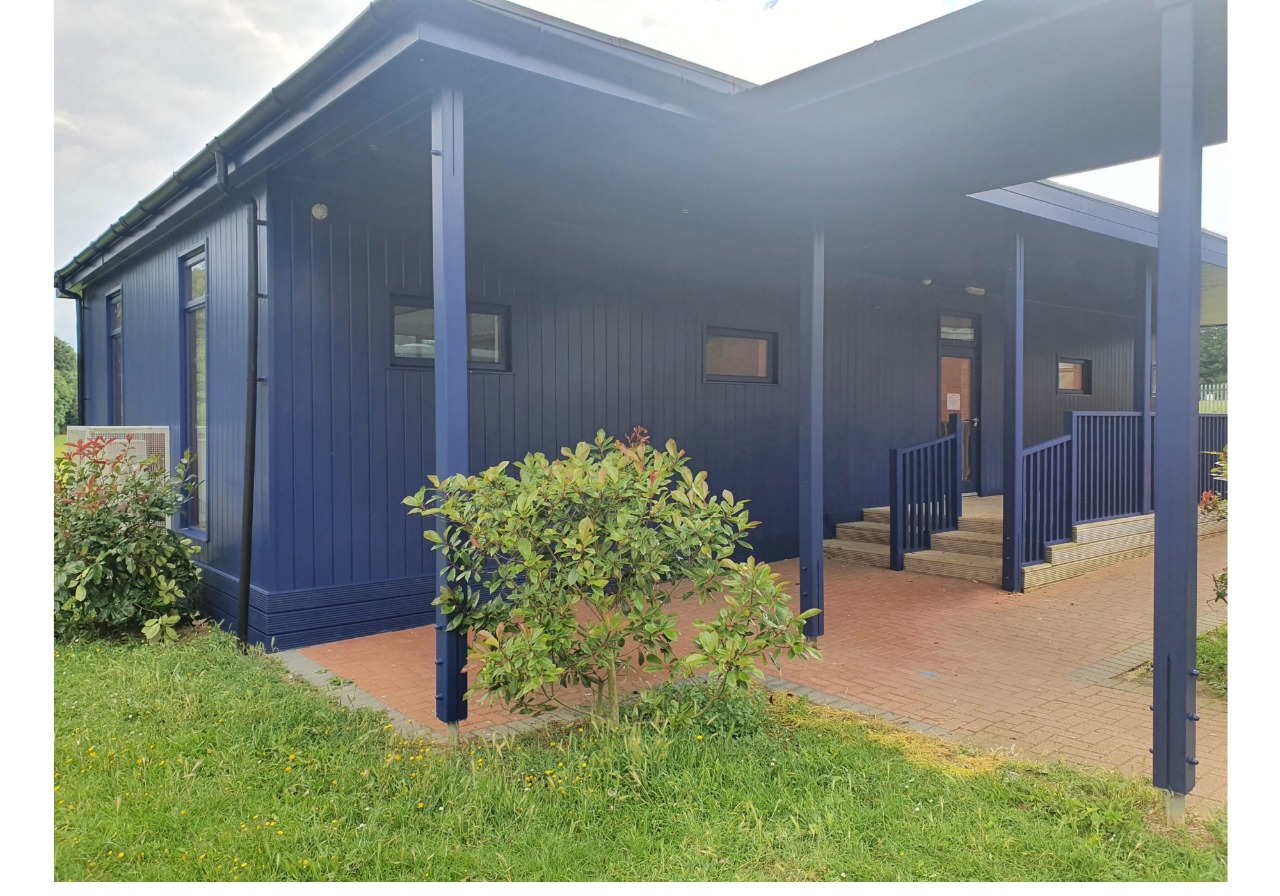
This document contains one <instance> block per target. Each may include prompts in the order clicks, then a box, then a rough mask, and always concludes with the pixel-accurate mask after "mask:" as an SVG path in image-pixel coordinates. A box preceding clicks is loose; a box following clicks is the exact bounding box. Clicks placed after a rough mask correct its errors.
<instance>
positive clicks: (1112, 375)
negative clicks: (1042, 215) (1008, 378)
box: [1023, 244, 1136, 447]
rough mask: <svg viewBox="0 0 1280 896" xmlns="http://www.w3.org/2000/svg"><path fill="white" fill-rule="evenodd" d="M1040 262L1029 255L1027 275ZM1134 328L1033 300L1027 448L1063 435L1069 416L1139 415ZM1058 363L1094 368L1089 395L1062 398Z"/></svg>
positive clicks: (1129, 321)
mask: <svg viewBox="0 0 1280 896" xmlns="http://www.w3.org/2000/svg"><path fill="white" fill-rule="evenodd" d="M1037 245H1038V244H1037ZM1041 251H1044V250H1043V249H1041ZM1035 261H1036V257H1035V254H1034V253H1032V252H1028V254H1027V268H1028V272H1029V271H1030V269H1031V268H1032V267H1033V266H1034V265H1035ZM1135 326H1136V323H1135V320H1134V315H1133V314H1108V313H1104V312H1098V311H1083V310H1081V309H1079V308H1064V307H1061V306H1058V305H1046V304H1040V303H1037V302H1035V301H1034V300H1033V299H1032V298H1031V296H1030V295H1028V297H1027V322H1026V327H1027V334H1026V341H1027V345H1026V386H1025V390H1026V391H1025V395H1024V399H1025V404H1026V411H1025V415H1026V416H1025V418H1024V421H1023V426H1024V429H1023V436H1024V445H1023V447H1030V446H1032V445H1038V444H1040V443H1041V442H1047V441H1048V440H1049V439H1055V438H1057V437H1058V436H1060V435H1063V434H1064V433H1063V430H1062V415H1063V412H1064V411H1131V410H1133V409H1134V408H1133V398H1134V392H1133V357H1134V352H1133V340H1134V329H1135ZM1059 357H1066V358H1080V359H1086V360H1088V361H1089V362H1090V364H1091V366H1092V371H1093V373H1092V390H1091V393H1090V394H1089V395H1075V394H1059V392H1058V358H1059Z"/></svg>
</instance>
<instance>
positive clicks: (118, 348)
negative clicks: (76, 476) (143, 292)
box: [107, 286, 124, 426]
mask: <svg viewBox="0 0 1280 896" xmlns="http://www.w3.org/2000/svg"><path fill="white" fill-rule="evenodd" d="M117 309H118V310H119V313H120V325H119V326H116V311H117ZM117 363H118V364H119V373H120V376H119V379H117V377H116V365H117ZM107 370H108V371H110V375H109V377H108V380H107V382H108V390H109V392H110V399H111V400H110V403H109V405H108V408H107V416H108V419H109V420H110V421H111V425H112V426H123V425H124V289H123V288H121V287H119V286H117V287H116V288H115V289H113V290H111V291H110V292H108V293H107Z"/></svg>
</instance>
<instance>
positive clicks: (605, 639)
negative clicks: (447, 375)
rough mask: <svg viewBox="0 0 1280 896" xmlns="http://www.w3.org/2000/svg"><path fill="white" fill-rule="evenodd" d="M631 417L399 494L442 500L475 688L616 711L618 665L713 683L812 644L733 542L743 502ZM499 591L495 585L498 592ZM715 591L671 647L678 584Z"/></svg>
mask: <svg viewBox="0 0 1280 896" xmlns="http://www.w3.org/2000/svg"><path fill="white" fill-rule="evenodd" d="M648 442H649V440H648V435H647V433H646V432H645V430H643V429H642V428H639V427H637V428H636V429H635V430H634V431H633V432H632V433H631V435H630V436H629V437H628V438H627V440H626V441H625V442H623V441H615V440H612V439H609V438H607V437H606V436H605V434H604V431H603V430H601V431H600V432H599V433H597V435H596V438H595V442H594V444H588V443H586V442H582V443H579V444H578V446H577V447H576V448H574V449H572V450H571V449H568V448H565V449H563V450H562V452H561V453H562V455H563V456H562V457H561V458H560V459H558V460H555V461H548V460H547V458H546V457H545V456H544V455H542V454H530V455H527V456H526V457H525V459H524V460H523V461H522V462H519V463H516V464H515V468H516V470H518V471H519V474H520V475H519V478H516V477H513V476H511V475H509V474H508V472H507V469H508V466H509V464H508V463H506V462H503V463H501V464H498V465H497V466H495V467H492V468H490V469H488V470H485V471H484V472H482V473H480V474H478V475H476V476H470V477H465V476H452V477H450V478H448V479H445V480H444V481H440V480H439V479H437V478H436V477H434V476H433V477H431V480H430V481H431V486H432V489H433V490H434V491H433V494H432V495H431V497H427V490H426V489H425V488H423V489H420V490H419V491H418V493H417V494H416V495H413V496H411V497H409V498H406V499H405V501H404V503H405V504H407V505H409V507H410V508H411V509H410V511H409V512H410V513H416V514H420V515H423V516H440V517H441V518H443V520H444V523H445V530H444V535H443V538H442V537H441V535H440V534H438V533H437V532H436V530H435V529H428V530H427V532H426V533H425V535H426V538H427V539H428V540H429V541H431V542H433V543H434V544H435V546H436V549H437V550H439V551H441V552H443V554H444V557H445V559H446V562H447V564H448V568H449V570H450V572H449V581H448V583H447V584H445V583H442V585H443V587H441V589H440V596H439V597H438V598H437V600H436V603H437V604H438V605H440V606H441V607H442V608H443V609H444V610H445V612H446V613H448V614H449V615H450V617H451V619H450V622H449V627H450V629H451V630H453V629H459V628H461V629H463V630H466V629H471V630H472V631H473V633H474V634H473V638H472V643H471V648H470V654H469V660H470V662H469V663H468V666H467V668H468V670H474V671H475V673H476V676H475V685H474V687H472V688H471V690H470V691H468V693H467V696H468V698H471V697H473V696H476V695H480V699H481V700H482V701H483V700H485V699H487V698H488V697H490V696H496V697H498V698H499V699H501V700H503V701H505V702H507V703H509V704H512V705H514V707H515V708H517V709H519V710H520V711H521V712H542V711H545V710H547V709H550V708H552V707H553V706H555V705H559V704H562V701H561V700H560V698H559V697H558V696H557V692H558V691H559V689H561V688H564V687H580V688H588V689H591V690H592V691H594V693H595V698H596V707H597V712H598V713H600V714H601V715H606V716H608V717H609V718H610V719H611V720H613V721H617V719H618V676H619V674H621V673H624V672H632V671H636V670H644V671H648V672H665V673H666V674H667V675H677V676H686V675H692V674H695V673H702V672H705V673H706V674H707V676H708V677H709V678H710V679H711V680H712V681H713V682H715V683H716V686H717V688H718V692H719V693H720V694H723V693H724V691H725V689H726V688H741V687H746V685H747V684H748V683H749V682H750V681H751V680H752V679H755V678H758V677H760V676H761V675H762V673H761V672H760V670H759V669H758V668H757V661H758V660H761V659H763V660H766V661H770V662H773V663H774V664H775V665H776V664H777V662H778V660H779V658H780V657H782V656H784V655H785V656H787V657H792V658H794V657H810V656H816V655H817V651H816V649H814V648H813V647H811V646H810V645H808V644H806V643H805V640H804V636H803V631H802V628H803V621H804V620H805V619H807V618H809V617H811V616H813V615H815V614H816V613H817V612H818V611H817V610H809V611H807V612H805V613H800V614H795V613H792V612H791V608H790V602H791V599H790V597H789V595H788V594H787V592H786V590H785V589H784V587H783V583H782V582H781V581H780V580H779V578H778V576H777V575H775V574H774V573H773V572H772V571H771V570H770V569H769V567H768V566H766V565H764V564H758V563H756V562H755V560H754V559H748V560H746V561H745V562H738V561H735V560H734V559H733V555H734V553H735V552H736V551H738V550H739V549H740V548H745V547H747V542H746V533H747V530H748V529H750V528H751V527H752V526H754V525H756V524H755V523H753V522H751V521H750V519H749V517H748V514H747V510H746V502H745V501H738V500H735V499H734V497H733V495H732V494H731V493H729V492H727V491H726V492H724V493H722V494H721V495H719V496H716V495H712V494H711V491H710V489H709V487H708V486H707V474H706V473H705V472H702V473H697V474H695V473H693V472H692V471H690V469H689V465H688V459H687V458H686V456H685V454H684V452H683V451H680V450H679V449H678V448H677V447H676V445H675V442H668V443H667V445H666V450H665V451H663V450H657V449H654V448H651V447H650V446H649V444H648ZM495 596H497V597H495ZM691 597H696V598H697V599H698V600H699V601H700V602H702V603H707V602H710V601H712V600H713V599H720V600H722V601H723V608H722V609H721V610H720V611H719V613H718V614H717V615H716V616H715V617H714V618H713V619H711V620H708V621H701V622H695V623H694V626H695V627H696V628H697V629H698V630H699V633H698V635H697V636H696V637H695V639H694V652H693V653H691V654H690V655H689V656H687V657H684V658H682V659H681V658H678V657H677V656H676V653H675V648H674V644H675V641H676V639H677V637H678V636H679V632H678V631H677V628H676V617H675V614H674V613H672V612H670V610H669V606H670V604H671V602H672V601H673V600H687V599H689V598H691Z"/></svg>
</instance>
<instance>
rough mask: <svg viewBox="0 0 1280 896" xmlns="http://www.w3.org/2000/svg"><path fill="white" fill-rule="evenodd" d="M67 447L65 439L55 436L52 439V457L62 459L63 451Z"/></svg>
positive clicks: (63, 436) (64, 436)
mask: <svg viewBox="0 0 1280 896" xmlns="http://www.w3.org/2000/svg"><path fill="white" fill-rule="evenodd" d="M66 447H67V437H66V435H65V434H63V435H60V436H59V435H55V436H54V437H53V456H54V457H55V458H58V457H62V453H63V450H64V449H65V448H66Z"/></svg>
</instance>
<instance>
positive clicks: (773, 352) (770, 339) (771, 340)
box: [702, 325, 779, 386]
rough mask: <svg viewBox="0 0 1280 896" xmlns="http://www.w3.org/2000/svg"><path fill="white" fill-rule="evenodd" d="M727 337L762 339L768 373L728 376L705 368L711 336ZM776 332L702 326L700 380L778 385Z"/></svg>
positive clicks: (706, 381) (705, 381)
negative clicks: (765, 345) (765, 347)
mask: <svg viewBox="0 0 1280 896" xmlns="http://www.w3.org/2000/svg"><path fill="white" fill-rule="evenodd" d="M717 336H718V337H728V338H730V339H762V340H764V341H765V343H766V344H767V345H768V352H767V355H766V357H767V358H768V369H769V373H768V374H767V375H765V376H730V375H727V374H713V373H711V372H710V371H709V370H708V369H707V348H708V347H709V346H710V344H711V340H712V338H713V337H717ZM778 380H779V377H778V334H777V332H776V331H773V330H743V329H739V328H737V327H715V326H711V325H707V326H704V327H703V328H702V381H703V382H704V383H753V384H755V385H760V386H776V385H778Z"/></svg>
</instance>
